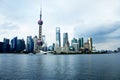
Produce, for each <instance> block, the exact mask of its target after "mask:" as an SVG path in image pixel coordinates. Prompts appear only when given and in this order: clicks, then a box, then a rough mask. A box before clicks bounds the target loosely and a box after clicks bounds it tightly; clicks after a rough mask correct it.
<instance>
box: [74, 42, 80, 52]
mask: <svg viewBox="0 0 120 80" xmlns="http://www.w3.org/2000/svg"><path fill="white" fill-rule="evenodd" d="M72 46H73V47H74V49H75V51H79V44H78V43H72Z"/></svg>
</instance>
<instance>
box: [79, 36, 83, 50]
mask: <svg viewBox="0 0 120 80" xmlns="http://www.w3.org/2000/svg"><path fill="white" fill-rule="evenodd" d="M78 44H79V48H80V49H83V48H84V39H83V38H79V39H78Z"/></svg>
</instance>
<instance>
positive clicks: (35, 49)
mask: <svg viewBox="0 0 120 80" xmlns="http://www.w3.org/2000/svg"><path fill="white" fill-rule="evenodd" d="M37 40H38V38H37V36H35V37H34V38H33V41H34V52H35V53H36V52H37V51H38V44H37Z"/></svg>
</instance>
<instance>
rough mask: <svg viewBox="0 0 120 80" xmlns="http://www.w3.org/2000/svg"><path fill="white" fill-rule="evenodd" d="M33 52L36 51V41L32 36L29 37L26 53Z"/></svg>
mask: <svg viewBox="0 0 120 80" xmlns="http://www.w3.org/2000/svg"><path fill="white" fill-rule="evenodd" d="M33 50H34V41H33V39H32V37H31V36H27V45H26V51H27V52H33Z"/></svg>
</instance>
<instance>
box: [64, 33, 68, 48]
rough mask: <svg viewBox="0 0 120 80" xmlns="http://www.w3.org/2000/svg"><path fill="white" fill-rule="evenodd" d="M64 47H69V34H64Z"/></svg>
mask: <svg viewBox="0 0 120 80" xmlns="http://www.w3.org/2000/svg"><path fill="white" fill-rule="evenodd" d="M63 47H69V41H68V33H64V34H63Z"/></svg>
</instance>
